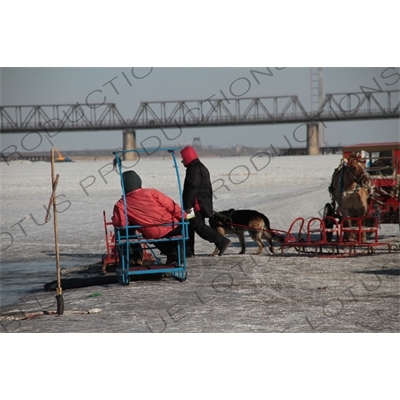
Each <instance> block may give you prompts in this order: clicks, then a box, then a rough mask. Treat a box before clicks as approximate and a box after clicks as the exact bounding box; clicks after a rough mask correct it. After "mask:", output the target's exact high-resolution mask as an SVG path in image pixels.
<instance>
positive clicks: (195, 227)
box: [187, 211, 224, 254]
mask: <svg viewBox="0 0 400 400" xmlns="http://www.w3.org/2000/svg"><path fill="white" fill-rule="evenodd" d="M189 222H190V224H189V240H188V246H187V247H188V249H189V251H191V252H193V254H194V237H195V234H196V233H197V234H198V235H199V236H200V237H201V238H202V239H204V240H207V241H208V242H210V243H214V244H215V245H216V246H217V247H218V248H220V247H221V246H222V244H223V243H224V237H223V236H222V235H221V234H220V233H218V232H217V231H216V230H215V229H213V228H211V227H210V226H208V225H206V223H205V218H204V216H203V214H202V212H201V211H196V212H195V217H194V218H192V219H190V220H189Z"/></svg>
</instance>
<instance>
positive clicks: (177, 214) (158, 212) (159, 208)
mask: <svg viewBox="0 0 400 400" xmlns="http://www.w3.org/2000/svg"><path fill="white" fill-rule="evenodd" d="M126 207H127V214H128V224H129V226H133V225H140V226H143V228H140V229H138V231H139V232H141V233H142V235H143V236H144V237H145V238H146V239H158V238H161V237H164V236H166V235H168V233H169V232H170V231H172V230H173V229H174V228H176V227H177V224H176V223H177V222H179V221H181V220H182V210H181V208H180V207H179V205H178V204H176V203H175V202H174V201H173V200H172V199H171V198H170V197H168V196H166V195H165V194H164V193H161V192H160V191H158V190H156V189H142V188H140V189H136V190H134V191H132V192H129V193H128V194H127V195H126ZM184 218H186V214H185V213H184ZM111 220H112V223H113V225H114V226H115V227H122V226H125V221H126V219H125V212H124V199H123V198H121V199H120V200H118V202H117V203H116V204H115V206H114V213H113V216H112V218H111ZM163 224H172V225H171V226H159V225H163Z"/></svg>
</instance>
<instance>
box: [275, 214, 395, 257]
mask: <svg viewBox="0 0 400 400" xmlns="http://www.w3.org/2000/svg"><path fill="white" fill-rule="evenodd" d="M367 218H368V219H371V217H359V218H354V217H348V218H343V219H342V220H341V221H338V220H337V219H336V218H334V217H329V216H328V217H325V218H324V219H321V218H318V217H314V218H310V219H309V221H308V222H307V225H306V226H305V223H306V220H305V219H304V218H303V217H299V218H296V219H295V220H294V221H293V222H292V224H291V225H290V228H289V231H288V232H287V233H286V238H285V242H284V243H281V254H283V252H284V250H285V248H291V247H294V248H295V249H296V250H297V253H298V254H300V253H301V252H307V250H308V251H309V252H310V250H313V251H312V254H314V255H316V256H325V257H343V256H354V255H369V254H373V252H374V249H375V248H376V247H387V248H388V251H389V252H390V251H391V250H392V246H391V244H390V243H387V242H379V239H378V229H379V226H378V220H377V218H374V219H373V220H374V224H373V226H364V224H365V219H367ZM349 220H350V221H351V222H352V226H351V227H347V226H345V225H346V222H347V221H349ZM296 226H298V231H297V233H293V231H294V230H295V229H296ZM345 234H353V235H355V239H354V240H350V241H347V240H346V241H345V240H344V236H345ZM363 234H368V235H370V236H371V235H372V236H373V238H372V239H370V240H368V241H366V242H363V239H362V238H363ZM346 248H348V251H347V252H345V249H346ZM326 249H328V250H330V251H328V252H325V253H324V252H323V250H326ZM360 249H361V250H364V251H361V252H360V251H357V250H360ZM340 250H343V252H342V253H340Z"/></svg>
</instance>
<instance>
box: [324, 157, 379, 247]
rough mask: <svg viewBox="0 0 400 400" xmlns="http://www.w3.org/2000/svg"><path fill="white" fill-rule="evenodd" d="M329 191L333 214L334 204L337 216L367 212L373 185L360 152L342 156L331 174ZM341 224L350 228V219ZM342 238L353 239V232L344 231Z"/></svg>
mask: <svg viewBox="0 0 400 400" xmlns="http://www.w3.org/2000/svg"><path fill="white" fill-rule="evenodd" d="M329 192H330V195H331V198H332V207H333V214H335V204H336V205H337V211H338V213H339V218H343V219H344V218H347V217H362V216H365V215H366V214H367V212H368V201H369V198H370V197H371V196H372V194H373V187H372V181H371V178H370V176H369V174H368V173H367V171H366V165H365V160H364V159H363V158H362V155H361V153H351V154H350V156H349V157H348V158H343V160H342V161H341V164H340V165H339V167H338V168H336V169H335V171H334V173H333V175H332V180H331V184H330V186H329ZM343 225H344V228H350V227H351V225H352V224H351V220H348V219H347V220H345V222H344V223H343ZM343 240H344V241H352V240H354V233H352V234H350V235H349V234H348V233H347V232H346V233H345V234H344V236H343ZM362 241H363V242H365V241H366V235H365V233H363V235H362Z"/></svg>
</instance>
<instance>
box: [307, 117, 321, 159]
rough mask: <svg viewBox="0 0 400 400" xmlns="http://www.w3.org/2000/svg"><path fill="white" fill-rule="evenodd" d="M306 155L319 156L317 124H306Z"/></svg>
mask: <svg viewBox="0 0 400 400" xmlns="http://www.w3.org/2000/svg"><path fill="white" fill-rule="evenodd" d="M307 154H308V155H309V156H315V155H319V139H318V124H307Z"/></svg>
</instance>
